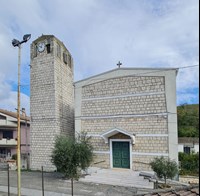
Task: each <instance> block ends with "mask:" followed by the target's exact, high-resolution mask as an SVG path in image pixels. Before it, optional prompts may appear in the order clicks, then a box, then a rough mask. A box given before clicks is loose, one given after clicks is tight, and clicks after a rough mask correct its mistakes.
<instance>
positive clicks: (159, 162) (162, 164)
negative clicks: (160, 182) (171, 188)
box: [150, 156, 178, 184]
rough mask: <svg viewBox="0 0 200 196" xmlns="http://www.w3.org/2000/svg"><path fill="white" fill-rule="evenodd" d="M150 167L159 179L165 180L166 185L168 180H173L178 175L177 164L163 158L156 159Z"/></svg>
mask: <svg viewBox="0 0 200 196" xmlns="http://www.w3.org/2000/svg"><path fill="white" fill-rule="evenodd" d="M150 165H151V168H152V169H153V171H154V172H155V173H156V174H157V176H158V178H160V179H164V180H165V184H166V182H167V179H173V178H174V177H175V176H176V175H177V174H178V165H177V163H176V162H175V161H172V160H170V159H166V158H164V157H163V156H162V157H156V158H154V160H153V161H151V163H150Z"/></svg>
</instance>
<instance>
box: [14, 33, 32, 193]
mask: <svg viewBox="0 0 200 196" xmlns="http://www.w3.org/2000/svg"><path fill="white" fill-rule="evenodd" d="M30 38H31V34H26V35H24V36H23V40H22V41H21V42H20V41H19V40H17V39H13V40H12V45H13V46H14V47H18V48H19V50H18V89H17V193H18V196H21V132H20V64H21V45H22V44H23V43H26V42H27V41H28V40H29V39H30Z"/></svg>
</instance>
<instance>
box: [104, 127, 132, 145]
mask: <svg viewBox="0 0 200 196" xmlns="http://www.w3.org/2000/svg"><path fill="white" fill-rule="evenodd" d="M118 133H121V134H124V135H126V136H128V137H130V139H131V141H132V144H135V135H134V134H130V133H129V132H127V131H125V130H122V129H119V128H113V129H110V130H108V131H106V132H104V133H103V134H101V137H102V138H103V139H104V141H105V143H108V140H109V138H110V137H112V136H114V135H116V134H118Z"/></svg>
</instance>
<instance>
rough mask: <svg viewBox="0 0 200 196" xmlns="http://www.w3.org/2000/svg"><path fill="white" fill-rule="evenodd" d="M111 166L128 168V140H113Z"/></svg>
mask: <svg viewBox="0 0 200 196" xmlns="http://www.w3.org/2000/svg"><path fill="white" fill-rule="evenodd" d="M112 147H113V167H114V168H127V169H130V148H129V142H113V143H112Z"/></svg>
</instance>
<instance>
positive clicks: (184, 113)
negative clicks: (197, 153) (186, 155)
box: [177, 104, 199, 138]
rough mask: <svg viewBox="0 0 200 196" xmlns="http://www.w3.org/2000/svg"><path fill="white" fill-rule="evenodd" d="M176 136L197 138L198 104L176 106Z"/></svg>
mask: <svg viewBox="0 0 200 196" xmlns="http://www.w3.org/2000/svg"><path fill="white" fill-rule="evenodd" d="M177 113H178V136H179V137H198V138H199V104H192V105H188V104H183V105H181V106H178V108H177Z"/></svg>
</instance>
